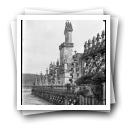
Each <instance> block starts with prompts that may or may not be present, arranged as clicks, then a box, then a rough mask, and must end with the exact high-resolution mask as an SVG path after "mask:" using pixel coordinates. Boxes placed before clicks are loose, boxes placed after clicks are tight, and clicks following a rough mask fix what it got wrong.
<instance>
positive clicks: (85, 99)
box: [84, 97, 87, 105]
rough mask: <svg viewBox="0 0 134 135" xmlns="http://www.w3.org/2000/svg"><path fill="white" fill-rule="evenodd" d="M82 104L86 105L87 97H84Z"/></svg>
mask: <svg viewBox="0 0 134 135" xmlns="http://www.w3.org/2000/svg"><path fill="white" fill-rule="evenodd" d="M84 105H87V97H85V98H84Z"/></svg>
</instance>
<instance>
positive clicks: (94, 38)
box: [92, 36, 96, 45]
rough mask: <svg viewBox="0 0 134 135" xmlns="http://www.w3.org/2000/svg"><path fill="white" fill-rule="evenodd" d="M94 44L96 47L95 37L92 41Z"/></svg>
mask: <svg viewBox="0 0 134 135" xmlns="http://www.w3.org/2000/svg"><path fill="white" fill-rule="evenodd" d="M92 44H93V45H96V38H95V36H94V37H93V39H92Z"/></svg>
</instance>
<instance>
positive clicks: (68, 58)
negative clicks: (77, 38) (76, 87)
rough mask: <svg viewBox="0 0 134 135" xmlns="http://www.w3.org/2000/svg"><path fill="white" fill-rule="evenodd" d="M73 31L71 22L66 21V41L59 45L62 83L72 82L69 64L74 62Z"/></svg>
mask: <svg viewBox="0 0 134 135" xmlns="http://www.w3.org/2000/svg"><path fill="white" fill-rule="evenodd" d="M72 31H73V27H72V24H71V22H69V21H66V23H65V30H64V35H65V42H63V43H62V44H61V45H60V46H59V50H60V71H61V72H60V82H61V84H66V83H70V82H69V79H70V72H69V69H68V68H69V65H70V64H71V62H72V56H73V46H74V45H73V43H72Z"/></svg>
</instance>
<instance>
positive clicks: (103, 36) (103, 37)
mask: <svg viewBox="0 0 134 135" xmlns="http://www.w3.org/2000/svg"><path fill="white" fill-rule="evenodd" d="M101 37H102V39H105V30H103V31H102V34H101Z"/></svg>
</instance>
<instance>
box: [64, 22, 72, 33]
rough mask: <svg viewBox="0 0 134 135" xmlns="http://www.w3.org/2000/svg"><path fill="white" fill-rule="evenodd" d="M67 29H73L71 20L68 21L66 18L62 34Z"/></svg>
mask: <svg viewBox="0 0 134 135" xmlns="http://www.w3.org/2000/svg"><path fill="white" fill-rule="evenodd" d="M67 31H73V27H72V24H71V22H69V21H68V20H67V21H66V23H65V30H64V34H65V33H66V32H67Z"/></svg>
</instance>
